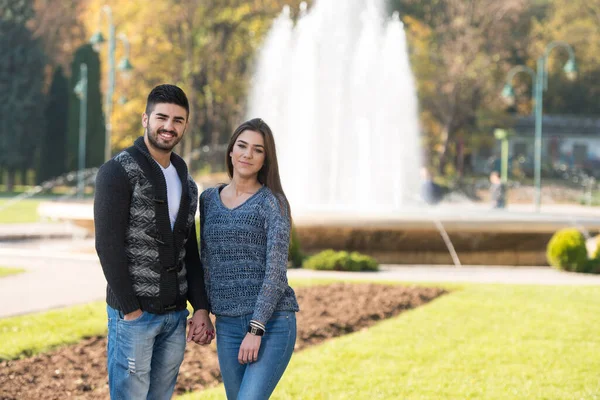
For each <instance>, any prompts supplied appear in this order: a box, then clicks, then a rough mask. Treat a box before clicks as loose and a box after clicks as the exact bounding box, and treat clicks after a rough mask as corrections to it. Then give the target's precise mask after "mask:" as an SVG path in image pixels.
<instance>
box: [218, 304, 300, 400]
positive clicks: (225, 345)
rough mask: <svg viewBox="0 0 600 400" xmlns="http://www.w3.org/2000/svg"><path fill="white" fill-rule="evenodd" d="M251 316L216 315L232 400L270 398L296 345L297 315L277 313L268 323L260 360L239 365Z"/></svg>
mask: <svg viewBox="0 0 600 400" xmlns="http://www.w3.org/2000/svg"><path fill="white" fill-rule="evenodd" d="M250 319H252V314H247V315H242V316H240V317H224V316H217V320H216V329H217V354H218V356H219V366H220V368H221V375H222V376H223V384H224V385H225V392H226V393H227V399H229V400H259V399H268V398H269V396H270V395H271V393H273V390H275V386H277V383H278V382H279V379H281V376H282V375H283V373H284V371H285V369H286V367H287V365H288V363H289V361H290V358H291V357H292V352H293V351H294V344H295V343H296V313H294V312H293V311H276V312H275V313H273V316H272V317H271V319H270V320H269V321H268V322H267V324H266V328H267V329H266V331H267V332H266V333H265V335H264V336H263V337H262V340H261V344H260V349H259V351H258V361H256V362H253V363H250V364H243V365H242V364H240V363H239V361H238V352H239V350H240V345H241V344H242V340H244V337H246V333H247V332H248V324H249V323H250Z"/></svg>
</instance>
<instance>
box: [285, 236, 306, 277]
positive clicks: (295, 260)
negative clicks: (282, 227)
mask: <svg viewBox="0 0 600 400" xmlns="http://www.w3.org/2000/svg"><path fill="white" fill-rule="evenodd" d="M291 235H292V239H291V241H290V250H289V253H288V261H289V262H290V266H292V267H294V268H300V267H301V266H302V261H304V258H305V256H304V253H303V252H302V249H301V248H300V240H299V239H298V233H297V232H296V228H295V227H292V233H291Z"/></svg>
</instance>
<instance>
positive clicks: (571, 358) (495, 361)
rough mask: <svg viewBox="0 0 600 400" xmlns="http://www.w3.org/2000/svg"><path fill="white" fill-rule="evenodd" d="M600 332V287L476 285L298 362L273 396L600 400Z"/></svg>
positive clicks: (210, 394) (209, 394) (217, 393)
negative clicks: (599, 334) (599, 332)
mask: <svg viewBox="0 0 600 400" xmlns="http://www.w3.org/2000/svg"><path fill="white" fill-rule="evenodd" d="M599 328H600V287H558V286H554V287H548V286H509V285H469V286H465V287H464V289H463V290H457V291H455V292H453V293H452V294H450V295H446V296H443V297H442V298H440V299H437V300H435V301H434V302H432V303H430V304H428V305H425V306H423V307H420V308H417V309H415V310H412V311H408V312H406V313H403V314H401V315H400V316H398V317H396V318H393V319H390V320H387V321H383V322H381V323H379V324H377V325H376V326H374V327H372V328H370V329H368V330H365V331H361V332H358V333H355V334H351V335H347V336H344V337H341V338H338V339H334V340H330V341H328V342H326V343H324V344H322V345H320V346H316V347H312V348H309V349H306V350H304V351H302V352H299V353H297V354H295V355H294V356H293V357H292V362H291V364H290V366H289V367H288V370H287V372H286V374H285V376H284V378H283V380H282V381H281V382H280V384H279V386H278V388H277V389H276V391H275V393H274V395H273V397H272V398H273V399H300V398H301V399H361V398H362V399H486V400H487V399H600V380H599V379H598V376H599V375H600V357H598V354H600V339H599V338H598V336H597V334H596V332H597V331H598V329H599ZM182 398H183V399H186V400H190V399H200V398H201V399H225V396H224V390H223V388H222V387H217V388H215V389H211V390H207V391H202V392H199V393H194V394H189V395H186V396H183V397H182Z"/></svg>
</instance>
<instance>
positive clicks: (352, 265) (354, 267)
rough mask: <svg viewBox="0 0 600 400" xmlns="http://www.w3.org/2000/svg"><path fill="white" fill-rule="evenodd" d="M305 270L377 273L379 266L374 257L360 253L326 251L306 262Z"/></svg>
mask: <svg viewBox="0 0 600 400" xmlns="http://www.w3.org/2000/svg"><path fill="white" fill-rule="evenodd" d="M303 267H304V268H307V269H316V270H321V271H377V270H379V264H377V261H375V260H374V259H373V258H372V257H369V256H367V255H364V254H360V253H358V252H352V253H348V252H347V251H335V250H324V251H322V252H320V253H317V254H315V255H313V256H311V257H309V258H308V259H306V261H304V264H303Z"/></svg>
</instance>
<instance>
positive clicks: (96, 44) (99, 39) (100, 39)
mask: <svg viewBox="0 0 600 400" xmlns="http://www.w3.org/2000/svg"><path fill="white" fill-rule="evenodd" d="M105 41H106V39H104V36H103V35H102V32H100V31H98V32H96V33H94V34H93V35H92V37H91V38H90V44H91V45H92V47H93V48H94V51H96V52H98V51H100V46H102V43H104V42H105Z"/></svg>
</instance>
